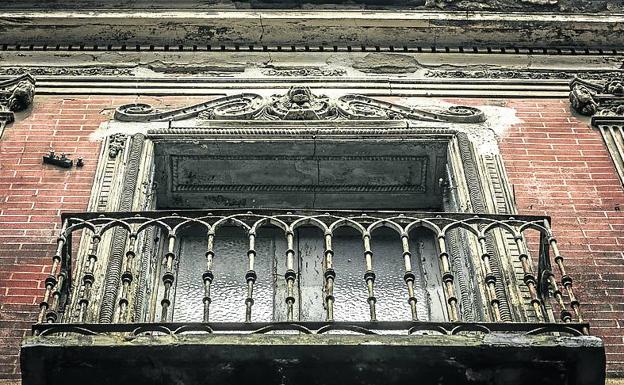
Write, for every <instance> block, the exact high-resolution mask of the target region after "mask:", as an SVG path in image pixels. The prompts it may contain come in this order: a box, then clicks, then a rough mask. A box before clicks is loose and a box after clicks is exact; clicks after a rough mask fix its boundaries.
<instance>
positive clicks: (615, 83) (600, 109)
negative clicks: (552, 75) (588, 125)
mask: <svg viewBox="0 0 624 385" xmlns="http://www.w3.org/2000/svg"><path fill="white" fill-rule="evenodd" d="M570 103H571V105H572V108H573V109H574V110H575V111H576V112H578V113H579V114H581V115H585V116H591V117H592V124H594V125H595V124H597V123H598V122H599V121H601V120H605V119H607V120H611V121H613V120H620V119H621V120H624V78H615V77H613V78H609V79H606V80H604V81H602V82H593V81H587V80H582V79H578V78H574V79H573V80H572V81H571V82H570Z"/></svg>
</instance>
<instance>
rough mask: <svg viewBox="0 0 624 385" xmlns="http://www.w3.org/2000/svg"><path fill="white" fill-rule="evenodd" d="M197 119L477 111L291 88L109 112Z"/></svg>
mask: <svg viewBox="0 0 624 385" xmlns="http://www.w3.org/2000/svg"><path fill="white" fill-rule="evenodd" d="M189 118H198V119H200V120H285V121H295V120H398V119H404V120H421V121H429V122H452V123H482V122H484V121H485V115H484V114H483V112H482V111H481V110H479V109H477V108H474V107H466V106H451V107H438V106H417V107H407V106H401V105H398V104H394V103H389V102H385V101H382V100H378V99H374V98H370V97H367V96H362V95H344V96H341V97H338V98H331V97H328V96H326V95H316V94H314V93H313V92H312V91H311V90H310V88H308V87H301V86H294V87H291V88H290V90H288V92H286V93H284V94H277V95H273V96H270V97H263V96H261V95H258V94H254V93H243V94H237V95H231V96H226V97H222V98H217V99H213V100H210V101H208V102H205V103H200V104H196V105H193V106H189V107H184V108H178V109H174V110H170V111H154V110H153V108H152V107H151V106H149V105H147V104H126V105H123V106H121V107H119V108H118V109H117V110H116V111H115V119H116V120H118V121H124V122H162V121H174V120H184V119H189Z"/></svg>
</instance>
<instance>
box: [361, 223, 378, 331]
mask: <svg viewBox="0 0 624 385" xmlns="http://www.w3.org/2000/svg"><path fill="white" fill-rule="evenodd" d="M363 239H364V259H365V260H366V272H365V273H364V281H365V282H366V289H367V290H368V299H367V302H368V306H369V308H370V320H371V321H377V310H376V303H377V298H375V292H374V283H375V271H374V270H373V252H372V251H371V245H370V242H371V239H370V233H369V232H368V231H367V232H365V233H364V236H363Z"/></svg>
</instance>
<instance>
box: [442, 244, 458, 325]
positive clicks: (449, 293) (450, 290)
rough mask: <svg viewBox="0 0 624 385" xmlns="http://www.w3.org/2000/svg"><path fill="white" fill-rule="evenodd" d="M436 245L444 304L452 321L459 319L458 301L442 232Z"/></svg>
mask: <svg viewBox="0 0 624 385" xmlns="http://www.w3.org/2000/svg"><path fill="white" fill-rule="evenodd" d="M438 247H439V249H440V254H439V259H440V270H441V272H442V283H443V285H444V292H445V295H446V305H447V310H448V315H449V319H450V320H451V321H452V322H454V321H459V318H460V317H459V309H458V306H457V302H458V301H457V297H456V296H455V276H454V275H453V272H452V271H451V264H450V262H449V255H448V253H447V252H446V237H445V236H444V234H440V235H438Z"/></svg>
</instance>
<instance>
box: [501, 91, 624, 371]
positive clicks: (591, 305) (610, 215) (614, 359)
mask: <svg viewBox="0 0 624 385" xmlns="http://www.w3.org/2000/svg"><path fill="white" fill-rule="evenodd" d="M506 104H507V106H508V107H511V108H514V109H516V110H517V116H518V117H519V118H520V119H522V120H523V123H521V124H517V125H515V126H514V127H513V128H512V129H510V130H509V131H508V132H507V133H506V134H505V135H504V137H503V139H502V141H501V143H500V147H501V151H502V154H503V159H504V161H505V167H506V170H507V173H508V175H509V177H510V179H511V183H513V185H514V187H515V193H516V200H517V204H518V209H519V211H520V212H521V213H523V214H548V215H550V216H552V219H553V230H554V232H555V235H556V236H557V239H558V241H559V246H560V249H561V253H562V255H563V256H564V257H565V264H566V266H567V267H568V268H569V272H568V273H569V274H570V275H571V276H572V278H573V279H574V286H575V288H576V290H575V291H576V292H577V293H578V294H579V297H580V298H579V299H580V301H581V310H582V312H583V314H584V316H585V318H586V319H587V320H588V321H589V322H590V323H591V326H592V334H594V335H597V336H599V337H601V338H602V339H603V340H604V343H605V345H606V349H607V361H608V368H607V370H608V373H609V374H610V375H618V374H619V375H620V376H621V375H624V329H622V328H624V212H623V211H620V210H621V209H622V210H624V189H623V188H622V184H621V182H620V180H619V178H618V175H617V172H616V170H615V167H614V166H613V163H612V161H611V159H610V157H609V153H608V151H607V150H606V147H605V145H604V143H603V141H602V137H601V136H600V134H599V133H598V132H597V131H595V130H593V129H591V128H590V127H589V125H588V119H582V120H579V119H578V118H577V117H574V116H573V115H572V114H571V113H570V108H569V102H568V101H567V100H526V99H525V100H509V101H507V103H506Z"/></svg>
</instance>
